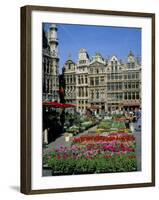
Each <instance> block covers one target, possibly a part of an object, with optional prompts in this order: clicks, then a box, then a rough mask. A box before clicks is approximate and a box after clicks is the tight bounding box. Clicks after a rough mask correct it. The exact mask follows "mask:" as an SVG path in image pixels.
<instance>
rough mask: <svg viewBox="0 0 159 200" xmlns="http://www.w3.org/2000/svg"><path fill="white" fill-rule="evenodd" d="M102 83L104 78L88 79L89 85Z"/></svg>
mask: <svg viewBox="0 0 159 200" xmlns="http://www.w3.org/2000/svg"><path fill="white" fill-rule="evenodd" d="M103 83H104V76H101V77H90V85H99V84H102V85H103Z"/></svg>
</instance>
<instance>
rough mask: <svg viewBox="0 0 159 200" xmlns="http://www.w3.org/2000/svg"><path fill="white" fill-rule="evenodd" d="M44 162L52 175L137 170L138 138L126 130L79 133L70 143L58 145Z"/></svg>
mask: <svg viewBox="0 0 159 200" xmlns="http://www.w3.org/2000/svg"><path fill="white" fill-rule="evenodd" d="M44 162H45V164H47V165H48V166H49V167H51V168H52V172H53V175H64V174H83V173H86V174H89V173H108V172H128V171H135V170H137V163H136V156H135V138H134V136H133V135H128V134H123V133H122V134H119V133H118V134H113V135H108V136H98V135H97V136H96V135H92V136H89V135H87V136H81V137H76V138H74V139H73V143H72V146H71V147H63V146H61V147H59V148H58V149H56V150H54V151H53V152H51V153H49V154H48V155H46V156H45V158H44Z"/></svg>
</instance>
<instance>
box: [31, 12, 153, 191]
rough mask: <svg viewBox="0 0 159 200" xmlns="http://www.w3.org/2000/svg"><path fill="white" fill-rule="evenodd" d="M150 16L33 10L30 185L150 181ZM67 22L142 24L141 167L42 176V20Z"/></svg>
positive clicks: (80, 184)
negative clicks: (86, 173) (87, 173)
mask: <svg viewBox="0 0 159 200" xmlns="http://www.w3.org/2000/svg"><path fill="white" fill-rule="evenodd" d="M151 20H152V19H151V18H146V17H145V18H144V17H130V16H129V17H128V16H113V15H97V14H91V15H90V14H83V13H82V14H78V13H63V12H48V11H32V24H31V28H32V33H31V34H32V44H31V46H32V47H31V48H32V49H31V51H32V63H31V64H32V94H31V95H32V100H31V101H32V122H31V123H32V130H31V133H32V135H31V141H32V144H31V149H32V151H31V155H32V160H31V164H32V166H31V172H32V173H31V174H32V176H31V183H32V186H31V189H32V190H37V189H56V188H70V187H72V188H73V187H88V186H101V185H102V186H103V185H105V186H106V185H122V184H136V183H150V182H151V179H152V177H151V161H152V157H151V155H152V152H151V149H152V148H151V145H152V137H151V126H152V124H151V119H152V116H151V105H152V101H151V94H152V91H151V81H152V80H151V66H152V58H151V52H152V49H151V42H152V40H151V38H152V35H151V30H152V27H151ZM43 22H47V23H63V24H64V23H67V24H82V25H103V26H116V27H117V26H118V27H135V28H142V42H141V44H142V52H141V58H142V133H141V134H142V145H141V148H142V155H141V158H142V160H141V164H142V167H141V168H142V171H139V172H129V173H110V174H93V175H91V174H90V175H72V176H52V177H42V23H43Z"/></svg>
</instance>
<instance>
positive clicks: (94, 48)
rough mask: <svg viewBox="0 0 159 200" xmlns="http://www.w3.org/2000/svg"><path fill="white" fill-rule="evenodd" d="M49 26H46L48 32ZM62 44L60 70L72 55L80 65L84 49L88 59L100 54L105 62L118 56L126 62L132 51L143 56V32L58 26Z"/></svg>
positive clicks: (47, 24)
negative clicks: (105, 59)
mask: <svg viewBox="0 0 159 200" xmlns="http://www.w3.org/2000/svg"><path fill="white" fill-rule="evenodd" d="M49 25H50V24H49V23H45V24H44V30H45V31H48V27H49ZM57 28H58V40H59V57H60V68H62V67H63V65H64V63H65V62H66V60H67V59H68V56H69V54H71V58H72V60H73V61H74V62H77V58H78V52H79V49H80V48H85V49H86V50H87V52H88V54H89V56H90V57H91V56H93V55H95V53H96V52H100V53H101V54H102V56H103V57H104V58H106V57H108V56H109V57H111V56H112V55H116V56H117V57H118V58H119V59H123V60H125V59H126V58H127V55H128V53H129V51H130V50H131V51H132V52H133V53H134V55H135V56H141V29H139V28H125V27H108V26H90V25H70V24H57Z"/></svg>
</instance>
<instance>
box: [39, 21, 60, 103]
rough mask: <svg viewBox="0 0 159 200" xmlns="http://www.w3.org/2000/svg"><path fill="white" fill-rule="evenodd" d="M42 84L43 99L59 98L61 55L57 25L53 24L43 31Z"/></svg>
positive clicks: (54, 99)
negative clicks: (59, 53) (59, 55)
mask: <svg viewBox="0 0 159 200" xmlns="http://www.w3.org/2000/svg"><path fill="white" fill-rule="evenodd" d="M42 53H43V57H42V58H43V60H42V62H43V63H42V64H43V67H42V70H43V72H42V80H43V81H42V84H43V101H56V100H57V101H58V99H59V95H58V94H59V93H58V91H59V80H58V77H59V57H58V38H57V27H56V25H54V24H52V25H50V27H49V30H48V32H47V33H45V32H43V52H42Z"/></svg>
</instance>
